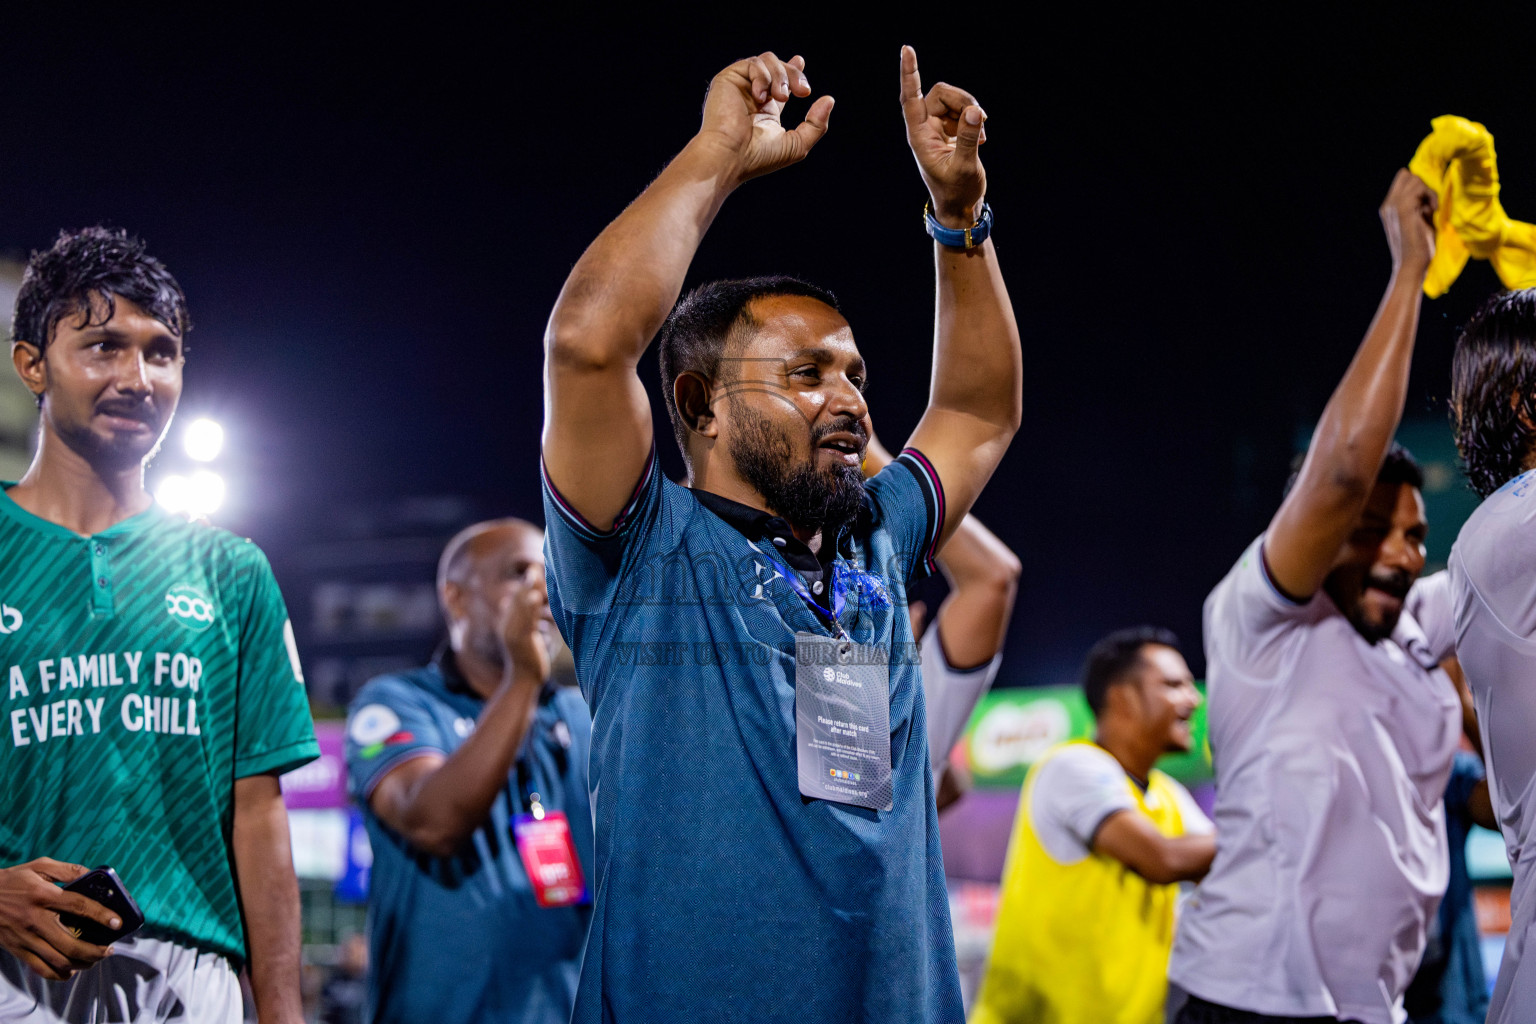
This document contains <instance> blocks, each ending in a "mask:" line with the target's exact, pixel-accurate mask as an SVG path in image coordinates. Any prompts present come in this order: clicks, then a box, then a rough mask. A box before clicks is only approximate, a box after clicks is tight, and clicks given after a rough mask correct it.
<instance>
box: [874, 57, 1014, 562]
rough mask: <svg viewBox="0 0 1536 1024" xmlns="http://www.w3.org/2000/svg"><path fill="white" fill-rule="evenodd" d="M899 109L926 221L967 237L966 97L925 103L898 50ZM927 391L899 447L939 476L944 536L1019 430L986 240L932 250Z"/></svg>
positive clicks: (941, 89)
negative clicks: (924, 191) (929, 213)
mask: <svg viewBox="0 0 1536 1024" xmlns="http://www.w3.org/2000/svg"><path fill="white" fill-rule="evenodd" d="M901 110H902V114H903V116H904V117H905V119H906V123H907V142H908V144H909V145H910V146H911V147H912V155H913V156H914V157H915V158H916V159H917V166H918V170H920V171H921V172H922V175H923V182H924V183H925V184H926V185H927V186H928V194H929V196H930V198H931V200H932V203H933V211H934V215H935V216H936V217H937V218H938V220H939V222H940V223H941V224H943V225H944V226H945V227H950V228H966V227H970V226H971V225H972V224H974V223H976V217H977V215H978V214H979V213H980V211H981V208H982V201H983V200H984V199H985V198H986V192H987V175H986V171H985V170H984V169H983V168H982V166H981V160H980V159H979V157H978V155H977V147H978V146H980V145H981V143H982V142H983V141H985V133H984V129H983V126H982V121H983V120H984V118H985V116H986V115H985V114H984V113H983V112H982V109H981V107H980V106H979V105H978V104H977V103H976V99H975V97H973V96H972V95H971V94H970V93H968V92H965V91H964V90H962V89H957V88H955V87H954V86H952V85H946V84H944V83H943V82H940V83H939V84H938V85H935V86H934V87H933V88H932V89H930V90H928V92H927V94H926V95H925V94H924V93H923V91H922V81H921V79H920V78H919V77H918V73H917V54H916V53H915V52H914V51H913V50H912V48H911V47H910V46H904V47H902V50H901ZM934 262H935V264H936V269H937V276H938V289H937V296H936V300H935V305H936V311H935V325H934V346H933V385H932V388H931V390H930V392H929V396H928V410H927V412H925V413H924V414H923V418H922V420H921V421H919V423H918V425H917V430H916V431H914V432H913V434H912V438H911V440H910V441H909V442H908V443H909V444H910V445H912V446H913V447H915V448H917V449H919V450H920V451H922V453H923V454H924V455H925V456H927V457H928V460H929V461H930V462H932V463H933V465H934V468H935V469H936V470H938V474H939V479H940V481H941V482H942V483H943V485H944V499H945V522H944V534H943V536H944V537H947V536H949V535H950V534H952V533H953V532H954V531H955V530H956V529H957V528H958V527H959V525H960V521H961V520H962V519H963V518H964V517H965V513H966V512H968V511H969V510H970V507H971V505H972V504H973V503H974V502H975V501H976V496H977V495H978V494H980V493H981V489H982V487H984V486H985V485H986V483H987V480H988V479H989V478H990V477H991V476H992V471H993V470H994V469H996V468H997V464H998V462H999V461H1001V460H1002V457H1003V453H1004V452H1005V451H1007V450H1008V444H1009V442H1010V441H1012V440H1013V435H1014V432H1015V431H1016V430H1018V428H1019V419H1020V416H1021V415H1022V409H1023V378H1022V366H1023V361H1022V357H1021V355H1020V352H1019V327H1018V324H1017V323H1016V322H1015V321H1014V318H1013V306H1012V304H1011V303H1010V302H1009V300H1008V289H1007V287H1006V286H1005V285H1004V284H1003V276H1002V272H1001V270H999V268H998V263H997V252H996V250H994V249H993V247H992V242H991V241H990V240H988V241H986V242H983V243H982V244H981V245H979V246H977V247H976V248H974V249H969V250H964V251H961V250H956V249H949V248H946V247H944V246H941V245H938V244H937V243H935V245H934Z"/></svg>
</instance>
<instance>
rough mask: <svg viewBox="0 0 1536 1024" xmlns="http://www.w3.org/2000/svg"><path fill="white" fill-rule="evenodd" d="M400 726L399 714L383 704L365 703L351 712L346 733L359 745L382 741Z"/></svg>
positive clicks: (368, 745) (364, 745) (369, 745)
mask: <svg viewBox="0 0 1536 1024" xmlns="http://www.w3.org/2000/svg"><path fill="white" fill-rule="evenodd" d="M399 728H400V716H399V715H397V714H395V713H394V712H393V711H391V710H390V709H389V708H387V707H385V706H384V705H383V704H366V705H364V706H363V707H360V708H358V709H357V710H356V711H355V712H353V713H352V721H351V723H350V724H349V725H348V726H347V735H348V736H349V737H351V739H352V742H353V743H356V744H357V745H358V746H360V747H371V746H373V745H374V744H375V743H383V742H384V741H385V740H386V739H388V738H389V737H390V735H391V734H393V733H395V732H396V731H398V730H399Z"/></svg>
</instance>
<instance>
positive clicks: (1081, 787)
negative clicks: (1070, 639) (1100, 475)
mask: <svg viewBox="0 0 1536 1024" xmlns="http://www.w3.org/2000/svg"><path fill="white" fill-rule="evenodd" d="M1083 690H1084V692H1085V694H1086V696H1087V698H1088V706H1089V707H1090V708H1092V709H1093V714H1094V718H1095V719H1096V721H1097V726H1098V728H1097V733H1096V734H1095V736H1094V739H1093V742H1092V743H1089V742H1086V741H1081V742H1071V743H1063V744H1061V745H1060V746H1057V747H1055V748H1053V749H1051V750H1050V751H1048V752H1047V753H1046V754H1045V756H1044V757H1042V758H1041V759H1040V760H1039V761H1037V762H1036V763H1035V766H1034V767H1033V768H1031V769H1030V772H1029V776H1028V777H1027V778H1026V779H1025V780H1024V792H1023V796H1022V798H1021V799H1020V801H1019V810H1018V814H1017V816H1016V817H1015V818H1014V826H1013V839H1012V841H1011V842H1010V844H1009V847H1008V863H1007V867H1005V868H1004V870H1003V894H1002V903H1001V905H1000V906H999V908H998V914H997V936H996V938H995V939H994V941H993V944H992V960H991V963H990V964H989V965H988V967H987V975H986V979H985V981H984V982H983V983H982V988H981V992H980V994H979V996H978V997H977V1000H976V1006H975V1009H974V1011H973V1012H972V1014H971V1022H972V1024H1022V1022H1026V1021H1027V1022H1030V1024H1090V1022H1091V1024H1160V1022H1161V1021H1162V1020H1163V1004H1164V1001H1165V999H1166V997H1167V991H1168V974H1167V972H1168V951H1169V949H1170V948H1171V947H1172V945H1173V914H1174V903H1175V901H1176V899H1177V897H1178V883H1179V882H1182V881H1186V880H1188V881H1193V880H1198V879H1199V878H1201V877H1202V876H1204V875H1205V873H1206V871H1207V870H1208V869H1209V868H1210V866H1211V860H1212V858H1214V857H1215V855H1216V839H1215V836H1214V835H1213V834H1212V826H1211V822H1210V819H1208V818H1207V817H1206V816H1205V814H1204V813H1203V812H1202V811H1201V810H1200V808H1199V807H1198V806H1197V805H1196V804H1195V801H1194V799H1193V798H1192V797H1191V796H1190V795H1189V791H1188V790H1186V789H1185V788H1184V787H1183V786H1181V785H1179V784H1178V783H1177V782H1175V781H1174V780H1173V779H1171V778H1169V777H1168V776H1167V775H1164V774H1163V773H1162V772H1160V771H1158V770H1156V769H1155V768H1153V767H1152V765H1153V764H1154V763H1155V762H1156V761H1157V759H1158V758H1159V757H1161V756H1162V755H1163V754H1165V753H1169V752H1174V751H1187V750H1189V749H1190V745H1191V742H1192V740H1191V737H1190V730H1189V720H1190V716H1191V715H1193V714H1194V712H1195V708H1196V707H1198V706H1199V704H1200V694H1199V691H1197V690H1196V689H1195V683H1194V679H1193V677H1192V676H1191V675H1190V671H1189V666H1188V665H1186V664H1185V663H1184V658H1183V656H1182V655H1180V654H1179V651H1178V640H1177V638H1175V637H1174V635H1173V634H1172V633H1170V632H1168V631H1167V630H1165V629H1155V628H1152V627H1145V626H1144V627H1138V628H1135V629H1125V630H1120V631H1119V632H1116V633H1112V634H1110V635H1109V636H1107V637H1105V638H1104V639H1103V640H1100V641H1099V642H1098V643H1097V644H1095V645H1094V648H1093V650H1092V651H1091V652H1090V653H1089V655H1088V662H1087V665H1086V666H1085V668H1084V672H1083Z"/></svg>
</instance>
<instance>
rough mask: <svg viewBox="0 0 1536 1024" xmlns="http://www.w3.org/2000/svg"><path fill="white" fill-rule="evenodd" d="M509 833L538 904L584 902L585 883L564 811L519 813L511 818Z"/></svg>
mask: <svg viewBox="0 0 1536 1024" xmlns="http://www.w3.org/2000/svg"><path fill="white" fill-rule="evenodd" d="M512 835H513V836H514V837H515V838H516V839H517V852H518V854H519V855H520V856H521V857H522V858H523V867H525V868H527V869H528V879H529V881H531V882H532V883H533V897H534V899H536V900H538V902H539V906H541V907H569V906H574V905H575V904H577V903H585V902H587V883H586V880H585V879H584V878H582V875H581V862H580V861H578V860H577V859H576V846H575V844H574V843H572V842H571V824H570V822H569V821H567V820H566V818H565V812H563V811H545V812H544V814H543V817H535V816H534V815H532V814H519V815H517V816H516V817H515V818H513V819H512Z"/></svg>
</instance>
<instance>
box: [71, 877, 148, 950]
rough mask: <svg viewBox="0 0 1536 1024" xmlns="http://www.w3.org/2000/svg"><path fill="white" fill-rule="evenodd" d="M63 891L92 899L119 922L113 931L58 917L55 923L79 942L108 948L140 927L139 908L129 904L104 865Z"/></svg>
mask: <svg viewBox="0 0 1536 1024" xmlns="http://www.w3.org/2000/svg"><path fill="white" fill-rule="evenodd" d="M64 888H66V889H68V890H69V891H70V892H77V893H79V894H80V895H82V896H84V897H85V898H86V899H89V900H95V901H96V902H97V903H100V904H101V905H102V906H104V907H106V908H107V909H108V910H110V911H112V912H113V913H114V914H116V915H117V916H118V917H119V918H120V919H121V920H122V922H123V926H122V927H121V928H118V929H115V930H114V929H112V928H108V927H107V926H106V925H104V924H98V923H97V922H95V921H92V920H91V919H90V918H88V917H79V916H77V915H75V914H60V915H59V923H60V924H62V925H63V926H64V928H65V930H66V931H68V932H69V933H70V934H71V935H73V936H74V937H75V938H77V939H80V940H81V941H82V942H89V943H91V944H93V945H96V946H108V945H111V944H112V943H114V942H116V941H117V940H118V939H121V938H123V937H124V936H126V935H132V934H133V933H134V932H136V931H138V930H139V929H140V928H142V927H143V926H144V915H143V913H141V912H140V910H139V905H138V904H137V903H135V902H134V901H133V897H132V896H130V895H128V890H127V888H126V887H124V885H123V880H122V879H121V878H118V877H117V872H116V871H113V870H112V869H111V868H109V867H107V866H106V865H102V866H101V867H99V868H97V869H96V870H95V871H87V872H86V873H85V874H83V875H81V876H80V877H79V878H77V879H75V880H74V881H73V882H70V883H69V884H68V885H66V886H65V887H64Z"/></svg>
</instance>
